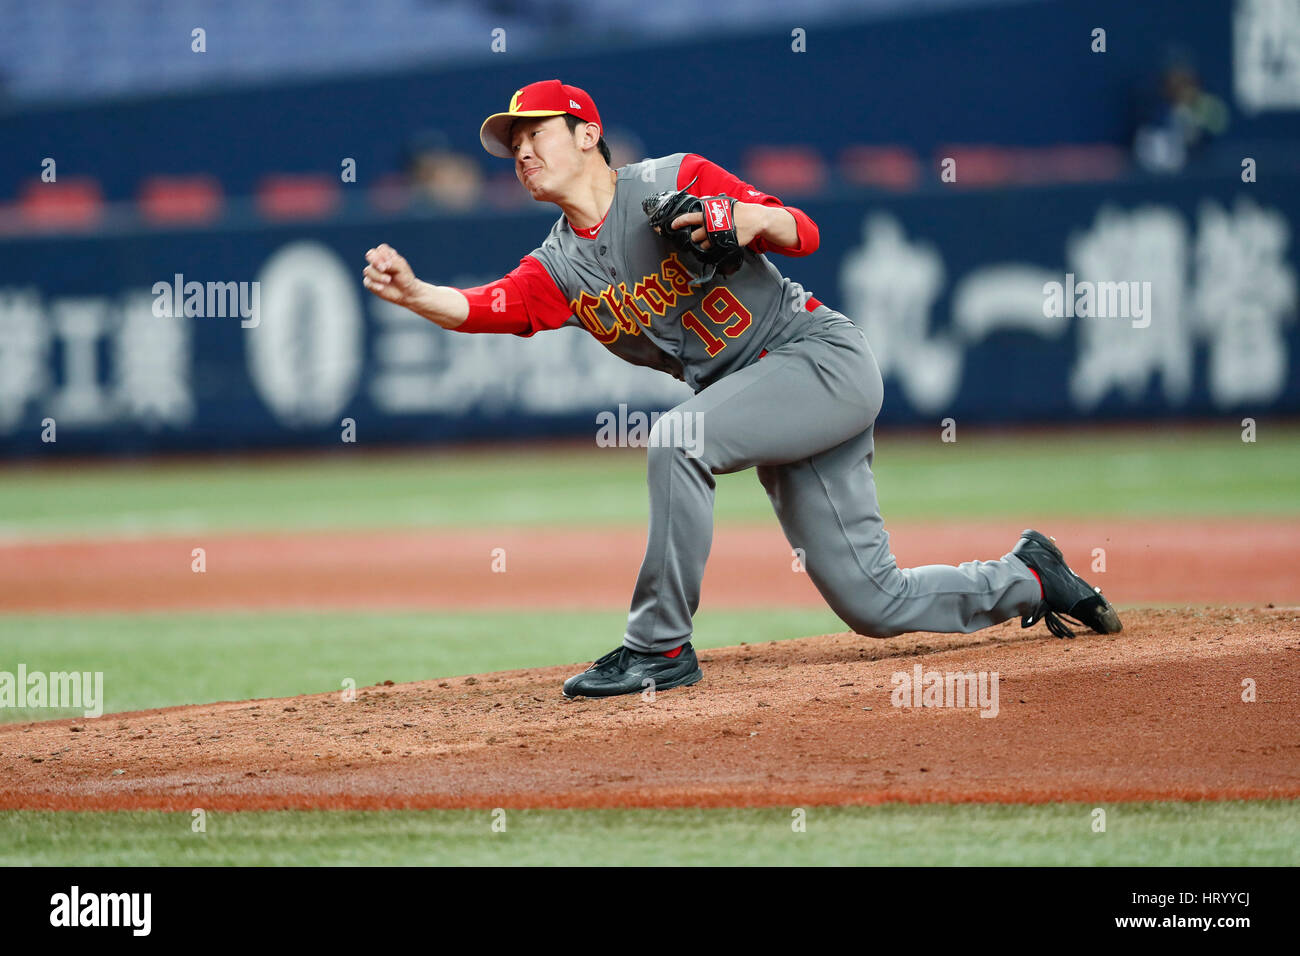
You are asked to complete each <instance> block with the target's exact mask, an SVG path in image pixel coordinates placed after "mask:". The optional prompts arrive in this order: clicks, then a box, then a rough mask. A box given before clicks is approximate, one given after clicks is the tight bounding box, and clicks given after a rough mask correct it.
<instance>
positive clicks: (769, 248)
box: [673, 153, 820, 256]
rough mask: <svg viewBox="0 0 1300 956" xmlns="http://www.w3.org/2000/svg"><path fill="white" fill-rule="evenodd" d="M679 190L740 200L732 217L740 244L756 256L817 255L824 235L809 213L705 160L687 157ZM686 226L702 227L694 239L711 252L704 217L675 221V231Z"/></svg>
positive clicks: (692, 155)
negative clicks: (755, 253)
mask: <svg viewBox="0 0 1300 956" xmlns="http://www.w3.org/2000/svg"><path fill="white" fill-rule="evenodd" d="M677 188H678V189H686V190H687V192H689V193H690V194H691V195H693V196H701V197H703V196H717V195H720V194H721V195H727V196H730V197H731V198H732V199H735V200H737V202H736V206H735V209H734V210H733V213H732V216H733V218H734V220H735V223H736V241H737V242H739V243H740V244H741V245H742V246H748V247H749V248H750V249H751V250H752V251H754V252H779V253H781V254H782V255H787V256H807V255H811V254H812V253H813V252H815V251H817V246H818V243H819V241H820V235H819V233H818V230H817V224H816V223H815V222H813V221H812V219H810V218H809V217H808V214H807V213H805V212H804V211H803V210H802V209H796V208H795V207H793V206H787V205H785V204H784V203H783V202H781V200H779V199H777V198H776V197H775V196H771V195H768V194H767V193H765V192H763V191H762V190H759V189H755V188H754V187H753V186H751V185H750V184H749V183H747V182H745V181H744V180H742V179H741V178H740V177H738V176H735V175H733V174H731V173H729V172H728V171H727V170H725V169H723V168H722V167H721V166H719V165H718V164H717V163H711V162H709V161H708V160H707V159H705V158H704V157H703V156H699V155H697V154H695V153H688V154H687V155H686V157H685V158H684V159H683V160H682V163H681V166H680V167H679V168H678V171H677ZM683 225H698V226H700V228H699V229H696V230H695V232H694V234H693V235H694V239H695V241H696V242H698V243H700V244H701V245H703V246H704V247H706V248H707V246H708V242H707V241H706V240H707V237H708V234H707V233H706V232H705V231H704V214H703V213H698V212H697V213H688V214H687V215H684V216H678V217H677V218H676V219H675V220H673V226H674V228H677V227H679V226H683Z"/></svg>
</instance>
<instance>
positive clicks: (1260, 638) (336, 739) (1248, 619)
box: [0, 608, 1300, 811]
mask: <svg viewBox="0 0 1300 956" xmlns="http://www.w3.org/2000/svg"><path fill="white" fill-rule="evenodd" d="M1125 625H1126V630H1125V631H1124V633H1122V634H1119V635H1115V636H1112V637H1100V636H1096V635H1089V636H1086V637H1080V638H1079V639H1078V640H1074V641H1058V640H1055V639H1052V638H1050V637H1047V636H1046V635H1045V633H1044V632H1043V630H1042V629H1041V628H1036V629H1034V630H1032V631H1022V630H1020V629H1019V628H1018V626H1017V625H1016V624H1014V623H1008V624H1005V625H1002V626H1001V627H997V628H992V629H989V630H986V631H983V632H980V633H979V634H975V635H964V636H963V635H949V636H939V635H927V634H921V635H911V636H908V637H905V638H898V639H895V640H891V641H873V640H871V639H869V638H865V637H860V636H857V635H853V634H833V635H827V636H823V637H811V638H804V639H799V640H790V641H781V642H776V643H768V644H758V645H748V646H746V645H742V646H740V647H731V648H725V649H722V650H714V651H707V652H704V653H702V654H701V660H702V663H703V666H704V671H705V679H704V681H703V682H701V683H699V684H697V685H696V686H694V687H691V688H685V689H678V690H672V691H667V692H664V693H661V694H658V695H656V697H655V699H654V700H653V701H647V700H643V699H642V698H641V697H639V696H634V697H630V698H616V699H612V700H604V701H596V700H582V699H579V700H576V701H566V700H564V699H563V698H562V696H561V695H560V693H559V685H560V682H561V681H562V679H563V678H564V677H565V676H567V675H568V674H570V673H572V672H573V671H574V669H575V668H574V667H572V666H567V667H552V668H545V669H535V670H526V671H510V672H504V673H499V674H487V675H482V676H479V677H477V678H475V677H459V678H454V679H449V680H443V681H439V680H430V681H422V682H419V683H413V684H402V685H394V686H377V687H369V688H365V689H362V690H360V691H358V692H357V695H356V699H355V700H354V701H350V702H349V701H344V700H342V699H341V697H340V694H339V693H337V692H336V693H330V694H321V695H316V696H309V697H299V698H293V699H286V700H261V701H245V702H241V703H223V704H215V705H207V706H196V707H175V708H168V709H165V710H153V711H142V712H138V713H129V714H115V715H110V716H106V717H103V718H101V719H99V720H60V721H49V722H43V723H37V724H25V725H12V726H7V727H0V768H3V771H4V777H3V779H4V783H3V787H2V788H0V809H15V808H23V809H39V808H54V809H69V810H72V809H136V808H156V809H167V810H189V809H191V808H194V807H203V808H205V809H208V810H217V811H220V810H244V809H280V808H399V807H410V808H432V807H480V808H491V807H510V808H522V807H597V806H611V807H612V806H656V807H672V806H763V805H767V806H801V805H811V804H828V803H877V802H885V801H892V800H905V801H1006V802H1039V801H1051V800H1082V801H1090V802H1091V801H1097V802H1102V801H1118V800H1141V799H1230V798H1242V799H1254V798H1264V797H1289V798H1295V797H1300V706H1297V705H1298V704H1300V668H1298V667H1297V666H1296V665H1297V662H1300V610H1298V609H1294V608H1288V609H1261V610H1242V609H1224V608H1214V609H1186V610H1160V611H1131V612H1129V613H1127V614H1126V615H1125ZM916 665H919V666H920V667H921V668H923V670H925V671H931V670H934V671H940V672H965V671H977V672H978V671H983V672H994V671H996V672H997V673H998V685H997V686H998V702H997V703H998V706H997V715H996V717H992V718H984V717H981V716H980V713H981V710H980V708H978V707H975V708H972V707H951V706H949V707H895V706H893V705H892V704H891V690H892V689H893V675H894V674H895V673H896V672H903V673H906V674H909V675H910V674H912V673H913V668H914V666H916ZM1246 679H1249V680H1251V681H1253V682H1254V686H1255V688H1256V694H1257V699H1256V700H1255V702H1253V703H1246V702H1243V700H1242V695H1243V681H1244V680H1246ZM989 680H990V683H989V684H987V685H986V686H987V688H988V689H989V691H990V692H991V690H992V686H993V685H992V683H991V674H990V675H989ZM990 702H991V693H990V697H989V699H988V700H986V703H990ZM991 710H992V708H991V707H985V708H984V711H985V712H990V711H991Z"/></svg>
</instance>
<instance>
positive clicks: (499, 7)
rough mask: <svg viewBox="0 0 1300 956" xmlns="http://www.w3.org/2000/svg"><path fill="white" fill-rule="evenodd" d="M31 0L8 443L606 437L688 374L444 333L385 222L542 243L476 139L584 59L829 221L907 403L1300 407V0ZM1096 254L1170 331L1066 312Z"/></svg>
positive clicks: (541, 223) (596, 351) (498, 256)
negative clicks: (181, 298)
mask: <svg viewBox="0 0 1300 956" xmlns="http://www.w3.org/2000/svg"><path fill="white" fill-rule="evenodd" d="M0 19H2V20H3V24H4V28H3V30H0V63H2V64H3V68H2V69H3V75H2V76H0V103H2V104H3V106H2V109H3V112H2V113H0V139H2V140H3V142H4V143H5V144H6V148H5V149H4V150H2V151H0V250H2V251H3V255H2V256H0V455H3V456H4V457H5V458H10V459H18V458H31V457H44V456H50V455H59V454H63V455H78V456H79V455H86V454H97V453H133V454H139V453H152V452H159V451H175V450H185V451H195V450H198V451H202V450H230V449H255V448H256V449H274V448H287V447H310V446H319V447H334V448H337V447H338V445H339V437H340V431H341V424H340V423H341V421H342V420H343V419H345V418H351V419H353V420H354V421H355V422H356V436H357V440H358V444H374V443H385V444H391V443H405V442H429V441H445V440H452V439H479V438H487V439H509V438H519V437H525V436H538V435H544V436H575V437H584V438H585V437H586V436H589V435H590V434H591V433H592V412H593V411H594V410H597V409H607V408H612V407H616V406H617V404H618V403H619V402H622V401H628V402H630V403H631V404H632V406H633V407H643V408H664V407H668V406H669V405H672V404H674V403H675V402H676V401H678V400H680V399H681V398H683V397H685V396H686V395H687V394H688V393H687V392H686V391H685V389H684V386H681V385H680V384H679V383H677V382H674V381H672V380H671V379H669V378H668V377H667V376H662V375H659V374H658V373H654V372H650V371H647V370H643V369H635V368H631V367H629V366H627V365H625V364H623V363H621V362H618V361H614V360H611V359H610V358H609V356H608V355H607V354H606V353H605V352H604V350H603V349H601V348H600V347H599V346H598V345H597V344H596V343H595V342H594V341H591V340H590V338H589V337H588V336H586V335H585V334H583V333H581V332H578V331H575V330H565V331H561V332H558V333H550V334H547V335H543V336H538V337H536V338H535V339H533V340H526V341H525V340H517V339H514V338H513V337H508V336H459V335H454V334H444V333H441V332H440V331H439V330H437V329H435V328H433V327H432V326H426V325H424V324H423V323H418V322H414V321H412V320H411V318H410V316H409V315H407V314H405V313H401V312H397V311H394V310H392V309H391V308H389V307H387V306H385V305H384V304H383V303H381V302H379V301H377V300H375V299H373V298H371V297H370V296H368V295H366V294H365V293H364V291H363V290H362V288H361V286H360V282H359V273H360V268H361V265H362V258H361V257H362V254H363V253H364V251H365V249H367V248H369V247H370V246H372V245H374V244H376V243H377V242H379V241H388V242H390V243H392V244H394V245H395V246H396V247H397V248H398V249H399V250H401V251H403V252H404V253H405V254H406V255H407V256H408V258H409V259H410V260H411V262H412V264H413V265H414V267H415V269H416V271H417V274H420V275H421V276H422V277H424V278H428V279H430V280H432V281H437V282H440V283H445V284H451V285H459V286H468V285H474V284H478V283H480V282H483V281H489V280H491V279H494V278H496V277H497V276H499V275H501V274H502V273H503V272H505V271H507V270H509V269H510V268H512V267H513V266H514V265H515V264H516V263H517V262H518V259H519V258H520V257H521V256H523V255H525V254H526V253H528V252H529V251H530V250H531V249H532V248H534V247H535V245H536V244H537V243H538V242H539V241H540V239H541V238H542V237H543V236H544V235H545V231H546V229H547V228H548V226H549V224H550V223H551V222H552V221H553V220H554V217H555V214H556V213H555V210H554V207H551V206H547V207H545V208H540V207H537V206H536V204H534V203H532V202H531V200H529V199H528V197H527V196H526V194H525V193H524V191H523V190H522V188H521V187H520V186H519V185H518V183H517V182H516V181H515V179H514V176H513V173H512V170H511V169H510V168H509V164H507V163H504V162H502V161H499V160H494V159H493V158H492V157H490V156H488V155H487V154H486V153H484V152H483V151H482V149H481V148H480V147H479V145H478V140H477V133H478V127H479V123H480V122H481V120H482V118H483V117H484V116H485V115H487V114H488V113H490V112H493V111H496V110H498V109H501V108H503V104H504V103H505V102H506V101H507V100H508V98H509V96H510V94H511V92H512V91H513V90H514V89H516V88H518V87H519V86H521V85H523V84H524V83H527V82H530V81H532V80H536V79H539V78H549V77H552V76H558V77H561V78H562V79H564V80H565V81H566V82H569V83H573V84H576V85H579V86H581V87H583V88H585V89H587V90H588V91H589V92H591V93H592V95H593V96H594V97H595V99H596V101H597V104H598V105H599V108H600V110H601V113H602V116H603V117H604V118H605V121H606V123H607V125H608V127H609V136H608V138H609V141H610V144H611V146H612V147H613V148H614V151H615V154H616V157H615V161H616V163H622V162H628V161H633V160H636V159H639V158H641V157H643V156H647V155H664V154H668V153H671V152H676V151H691V152H698V153H701V154H702V155H704V156H706V157H708V158H710V159H712V160H714V161H716V162H719V163H721V164H722V165H724V166H727V167H728V168H731V169H733V170H734V171H737V172H738V173H739V174H740V175H741V176H742V178H746V179H747V180H749V181H750V182H752V183H754V184H756V185H758V186H760V187H761V188H763V189H765V190H768V191H770V192H773V193H775V194H776V195H778V196H781V197H782V198H783V199H785V200H786V201H787V202H789V203H791V204H794V205H798V206H800V207H801V208H805V209H806V210H807V211H808V212H809V213H810V215H812V216H813V218H814V220H815V221H816V222H817V223H818V224H819V226H820V228H821V234H822V243H821V249H820V251H819V252H818V253H817V254H816V255H815V256H813V257H811V258H809V259H806V260H804V259H801V260H789V261H782V262H781V263H780V266H781V267H782V268H783V269H785V270H786V271H788V272H789V274H791V275H792V276H794V277H795V278H797V279H799V280H800V281H802V282H803V283H804V285H805V286H807V287H808V288H810V289H811V290H813V292H814V293H815V294H816V295H818V296H819V297H820V298H822V299H823V300H824V301H826V302H827V303H828V304H830V305H832V306H833V307H835V308H837V309H839V310H841V311H843V312H845V313H846V314H847V315H849V316H850V317H852V318H853V319H854V320H855V321H857V322H859V323H861V324H863V325H864V326H865V327H866V328H867V330H868V334H869V338H870V340H871V342H872V345H873V348H874V349H875V352H876V355H877V357H878V359H879V361H880V363H881V365H882V368H883V370H884V372H885V375H886V380H887V388H888V391H887V395H886V403H885V408H884V412H883V415H882V424H884V425H885V426H889V425H894V424H898V425H908V424H922V423H924V424H933V423H937V422H938V421H940V420H941V419H942V418H944V417H947V416H952V417H954V418H956V419H957V420H958V421H961V422H970V423H975V422H986V423H998V424H1008V423H1061V422H1083V421H1114V420H1124V419H1137V420H1152V419H1162V420H1169V419H1183V418H1202V419H1203V418H1207V417H1218V416H1225V417H1233V418H1240V417H1245V416H1251V417H1258V416H1261V415H1292V414H1294V413H1295V412H1296V411H1298V410H1300V377H1298V376H1297V374H1296V371H1295V364H1294V361H1293V359H1292V356H1293V353H1294V351H1295V349H1296V347H1297V345H1300V328H1298V327H1297V323H1296V321H1295V315H1296V302H1297V298H1296V265H1297V252H1296V246H1295V242H1294V240H1293V236H1292V232H1293V224H1294V223H1295V221H1296V219H1297V217H1300V149H1297V143H1300V53H1297V51H1298V50H1300V4H1298V3H1297V2H1294V0H1238V2H1235V3H1227V2H1216V0H1151V2H1146V3H1142V4H1132V3H1129V2H1126V0H1097V2H1088V3H1082V2H1048V0H1038V2H979V0H930V2H927V3H924V4H917V3H913V2H902V0H870V2H864V0H858V2H843V0H815V2H809V3H806V4H803V5H801V7H800V9H799V11H798V12H797V13H792V12H788V11H787V10H786V8H785V7H784V6H783V5H782V4H779V3H777V2H775V0H744V2H739V0H728V2H719V3H710V4H703V5H701V4H697V3H688V2H682V0H667V2H660V3H654V4H643V3H639V2H628V0H613V2H604V3H600V4H595V5H589V4H581V3H577V2H574V0H532V2H525V0H473V2H471V0H462V2H426V0H382V2H376V3H374V4H368V5H366V7H365V9H364V10H361V9H358V8H356V6H355V5H354V4H345V3H341V2H335V0H329V2H311V3H309V2H306V0H302V2H286V3H280V4H272V5H267V4H263V3H260V2H255V0H231V2H227V3H220V4H217V3H203V2H168V3H164V2H153V0H150V2H146V0H115V2H104V3H91V2H81V0H48V2H43V3H40V4H27V3H20V2H16V0H3V2H0ZM1098 28H1100V29H1101V30H1104V37H1101V41H1100V42H1101V44H1104V52H1100V49H1099V41H1098V34H1096V33H1095V32H1094V31H1096V30H1097V29H1098ZM195 30H201V31H203V32H202V33H201V34H196V33H194V31H195ZM199 47H202V50H201V52H200V51H198V48H199ZM945 159H953V160H955V167H953V168H954V169H955V173H956V179H955V181H954V182H945V181H943V179H942V178H941V170H942V168H943V166H942V164H943V163H944V161H945ZM1247 159H1249V160H1251V161H1252V162H1251V163H1250V164H1248V165H1250V166H1251V167H1252V169H1253V170H1254V174H1253V176H1248V177H1247V178H1251V179H1253V180H1254V181H1249V182H1248V181H1244V179H1243V177H1244V175H1245V173H1244V166H1243V164H1244V163H1245V161H1246V160H1247ZM348 168H354V169H355V177H354V178H355V181H352V177H351V176H349V175H345V171H346V170H347V169H348ZM1066 273H1073V274H1074V275H1075V277H1076V278H1077V280H1079V281H1083V280H1088V279H1091V280H1131V281H1149V282H1151V283H1152V285H1151V289H1152V302H1151V315H1150V317H1149V318H1150V326H1149V327H1147V328H1138V327H1133V325H1132V324H1130V323H1126V322H1124V321H1122V320H1114V319H1110V320H1099V319H1098V320H1092V321H1085V320H1081V319H1071V318H1049V317H1045V316H1044V314H1043V308H1042V306H1043V293H1042V286H1043V284H1044V282H1046V281H1052V280H1055V281H1064V279H1065V275H1066ZM177 276H183V280H182V281H184V282H191V281H196V282H200V283H209V282H215V283H251V282H254V281H256V282H259V283H260V293H261V302H260V316H259V319H260V322H259V324H258V326H257V327H256V328H242V327H241V324H240V322H239V321H238V320H237V319H235V318H211V317H204V318H199V317H188V318H180V319H159V318H156V317H155V316H153V314H152V312H151V306H152V304H153V302H154V296H153V294H152V293H151V289H152V288H153V287H154V285H155V283H159V282H166V283H171V282H172V281H173V280H174V278H175V277H177ZM46 419H53V421H54V422H55V423H56V425H57V433H56V438H57V440H56V441H50V440H49V438H50V437H51V436H50V435H49V434H48V429H47V428H45V426H43V424H42V423H43V422H44V421H45V420H46ZM43 438H44V439H45V440H43Z"/></svg>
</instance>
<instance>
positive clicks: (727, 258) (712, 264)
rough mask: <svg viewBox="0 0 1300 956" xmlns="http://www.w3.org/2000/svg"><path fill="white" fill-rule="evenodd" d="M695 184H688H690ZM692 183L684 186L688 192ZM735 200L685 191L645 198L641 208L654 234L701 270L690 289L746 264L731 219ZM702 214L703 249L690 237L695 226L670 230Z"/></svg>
mask: <svg viewBox="0 0 1300 956" xmlns="http://www.w3.org/2000/svg"><path fill="white" fill-rule="evenodd" d="M693 182H694V180H692V181H691V183H693ZM691 183H688V184H687V188H689V187H690V185H691ZM735 205H736V200H734V199H732V198H731V197H730V196H705V197H704V198H703V199H701V198H700V197H699V196H692V195H691V194H690V193H688V192H687V191H686V190H685V189H675V190H668V191H666V192H661V193H655V194H654V195H653V196H647V197H646V198H645V200H644V201H643V202H642V203H641V208H642V209H643V210H644V211H645V214H646V216H648V217H649V219H650V226H651V228H652V229H654V231H655V232H657V233H659V235H661V236H663V237H664V238H665V239H667V240H668V241H669V243H671V244H672V245H673V246H674V247H675V248H676V249H677V250H678V251H679V252H684V253H687V254H688V255H689V256H690V257H692V258H694V259H695V260H696V261H697V262H698V263H699V265H700V267H701V270H702V272H701V275H700V276H699V277H698V278H697V279H695V280H694V281H693V282H692V283H691V285H701V284H703V283H705V282H708V281H709V280H710V279H712V278H714V276H715V275H724V276H727V275H731V274H732V273H733V272H735V271H736V270H737V269H739V268H740V267H741V265H742V264H743V263H744V261H745V250H744V248H743V247H742V246H741V245H740V243H739V242H738V241H737V239H736V220H735V217H734V216H733V215H732V210H733V209H734V208H735ZM693 212H698V213H702V214H703V217H704V231H705V232H706V233H707V242H708V243H709V245H708V247H707V248H706V247H705V246H704V245H703V244H702V243H696V241H695V240H694V239H693V238H692V236H691V233H692V232H694V231H695V230H696V229H697V228H699V227H698V226H695V225H684V226H682V227H680V228H678V229H673V228H672V223H673V220H674V219H676V218H677V217H678V216H684V215H687V214H688V213H693Z"/></svg>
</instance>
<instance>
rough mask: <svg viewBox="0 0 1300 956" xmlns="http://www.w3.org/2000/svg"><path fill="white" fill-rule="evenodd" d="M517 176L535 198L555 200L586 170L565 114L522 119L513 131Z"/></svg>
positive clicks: (511, 136)
mask: <svg viewBox="0 0 1300 956" xmlns="http://www.w3.org/2000/svg"><path fill="white" fill-rule="evenodd" d="M510 148H511V150H512V151H513V152H514V157H515V176H517V177H518V178H519V181H520V182H521V183H523V185H524V188H525V189H527V190H528V192H529V193H530V194H531V195H532V197H533V198H534V199H537V200H540V201H546V202H554V201H555V200H557V199H559V198H561V197H563V196H564V195H566V193H567V192H568V190H569V187H570V185H571V184H572V183H574V182H575V181H576V180H577V179H578V178H579V176H580V175H581V173H582V150H580V149H578V146H577V142H576V139H575V137H574V134H573V133H570V132H569V126H568V124H567V123H566V122H565V121H564V117H563V116H548V117H546V118H545V119H540V120H527V119H526V120H519V121H517V122H516V123H515V125H514V128H513V129H512V130H511V131H510Z"/></svg>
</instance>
